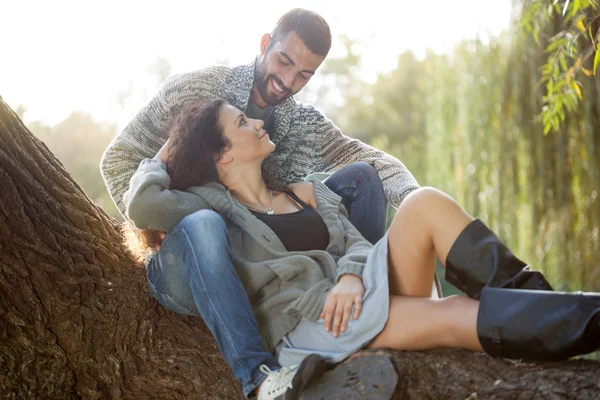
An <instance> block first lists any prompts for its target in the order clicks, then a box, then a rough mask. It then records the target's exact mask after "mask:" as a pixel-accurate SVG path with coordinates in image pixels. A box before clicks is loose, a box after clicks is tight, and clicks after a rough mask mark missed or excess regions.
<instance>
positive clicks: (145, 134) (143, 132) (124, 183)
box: [100, 69, 215, 216]
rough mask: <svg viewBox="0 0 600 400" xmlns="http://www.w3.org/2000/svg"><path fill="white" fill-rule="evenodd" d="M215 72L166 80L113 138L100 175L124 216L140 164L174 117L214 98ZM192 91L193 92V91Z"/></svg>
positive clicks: (162, 140)
mask: <svg viewBox="0 0 600 400" xmlns="http://www.w3.org/2000/svg"><path fill="white" fill-rule="evenodd" d="M213 75H215V74H214V73H213V72H212V70H210V69H205V70H200V71H194V72H190V73H184V74H177V75H173V76H171V77H169V78H168V79H166V80H165V81H164V82H163V83H161V85H160V86H159V88H158V91H157V93H156V94H155V95H154V97H153V98H152V99H151V100H150V101H149V102H148V103H147V104H146V105H145V106H144V107H143V108H142V109H141V110H140V111H139V112H138V113H137V114H136V115H135V117H134V118H133V119H132V120H131V121H130V122H129V123H128V124H127V125H126V126H125V128H124V129H123V130H122V131H121V132H120V133H119V135H117V137H115V138H114V140H113V141H112V142H111V143H110V144H109V146H108V148H107V149H106V151H105V152H104V154H103V155H102V160H101V161H100V171H101V173H102V178H103V179H104V183H105V184H106V187H107V188H108V191H109V193H110V195H111V197H112V199H113V201H114V203H115V204H116V205H117V208H118V209H119V211H120V212H121V214H122V215H123V216H125V203H124V202H123V195H124V193H125V191H126V190H127V187H128V185H129V181H130V180H131V177H132V176H133V174H134V172H135V171H136V169H137V167H138V166H139V165H140V162H141V161H142V160H143V159H145V158H152V157H154V156H155V155H156V153H157V152H158V150H160V148H161V147H162V145H163V144H164V143H165V141H166V140H167V137H168V124H169V120H170V118H171V113H172V112H174V111H176V110H177V109H178V108H179V107H181V105H183V103H184V102H186V101H187V100H190V99H194V98H198V97H200V96H204V97H214V93H212V91H211V89H212V87H211V85H210V84H209V83H210V82H212V77H213ZM192 89H193V90H192Z"/></svg>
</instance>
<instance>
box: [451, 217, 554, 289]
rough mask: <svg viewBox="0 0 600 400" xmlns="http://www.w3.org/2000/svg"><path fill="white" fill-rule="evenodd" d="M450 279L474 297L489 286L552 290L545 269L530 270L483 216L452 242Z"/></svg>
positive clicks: (453, 283)
mask: <svg viewBox="0 0 600 400" xmlns="http://www.w3.org/2000/svg"><path fill="white" fill-rule="evenodd" d="M446 280H447V281H448V282H449V283H451V284H452V285H454V286H455V287H457V288H458V289H460V290H462V291H463V292H465V293H466V294H467V295H468V296H469V297H471V298H474V299H479V297H480V295H481V290H482V289H483V287H485V286H492V287H502V288H515V289H530V290H552V286H550V284H549V283H548V281H547V280H546V278H544V275H542V273H541V272H539V271H530V270H529V267H528V266H527V264H525V263H524V262H523V261H521V260H519V259H518V258H517V257H516V256H515V255H514V254H513V253H512V252H511V251H510V249H508V247H506V246H505V245H504V243H502V242H501V241H500V239H498V237H497V236H496V234H495V233H494V232H492V231H491V230H490V229H489V228H488V227H487V226H486V225H485V224H484V223H483V222H481V221H480V220H479V219H476V220H474V221H473V222H471V223H470V224H469V225H467V227H466V228H465V229H464V230H463V231H462V232H461V233H460V235H459V236H458V238H457V239H456V241H455V242H454V244H453V245H452V248H451V249H450V252H449V253H448V256H447V257H446Z"/></svg>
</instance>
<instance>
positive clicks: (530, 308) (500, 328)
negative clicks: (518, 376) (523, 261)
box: [477, 287, 600, 361]
mask: <svg viewBox="0 0 600 400" xmlns="http://www.w3.org/2000/svg"><path fill="white" fill-rule="evenodd" d="M477 335H478V336H479V341H480V343H481V345H482V346H483V348H484V350H485V351H486V352H487V353H488V354H490V355H491V356H493V357H504V358H512V359H523V360H528V361H557V360H565V359H567V358H570V357H573V356H576V355H581V354H587V353H590V352H593V351H595V350H597V349H598V348H599V347H600V293H584V292H576V293H564V292H547V291H537V290H516V289H503V288H493V287H486V288H484V289H483V291H482V295H481V301H480V305H479V312H478V316H477Z"/></svg>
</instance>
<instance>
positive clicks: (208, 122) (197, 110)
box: [123, 99, 229, 261]
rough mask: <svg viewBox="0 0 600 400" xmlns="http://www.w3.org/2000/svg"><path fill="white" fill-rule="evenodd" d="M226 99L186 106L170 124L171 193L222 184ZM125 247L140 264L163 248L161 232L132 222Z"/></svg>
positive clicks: (169, 169) (169, 171)
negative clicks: (221, 117) (222, 117)
mask: <svg viewBox="0 0 600 400" xmlns="http://www.w3.org/2000/svg"><path fill="white" fill-rule="evenodd" d="M224 104H226V101H225V100H222V99H201V100H193V101H189V102H187V103H185V104H184V105H183V106H182V107H181V109H179V110H178V111H176V112H175V113H174V114H173V117H172V118H171V120H170V122H169V129H168V132H169V158H168V160H167V163H166V164H167V172H168V174H169V176H170V177H171V183H170V187H169V188H170V189H172V190H185V189H187V188H189V187H191V186H202V185H204V184H206V183H209V182H219V174H218V172H217V165H216V163H217V160H218V159H219V158H220V156H221V154H222V152H223V151H225V150H226V149H227V146H228V145H229V142H228V141H227V138H226V137H225V135H224V134H223V127H222V126H221V124H220V122H219V115H220V109H221V107H222V106H223V105H224ZM123 234H124V236H125V243H126V245H127V247H128V248H129V250H130V251H131V253H133V255H134V256H135V257H136V258H137V259H138V260H140V261H143V260H144V259H145V257H146V256H147V255H148V254H149V253H150V252H151V251H152V249H153V248H156V246H158V245H160V243H161V242H162V239H161V237H160V231H157V230H154V229H138V228H135V227H134V226H133V224H132V223H131V222H126V223H125V224H124V226H123Z"/></svg>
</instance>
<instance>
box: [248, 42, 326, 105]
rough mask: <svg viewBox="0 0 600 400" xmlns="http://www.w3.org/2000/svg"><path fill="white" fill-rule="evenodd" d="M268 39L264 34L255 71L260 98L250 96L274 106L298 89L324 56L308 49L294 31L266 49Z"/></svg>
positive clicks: (256, 87) (260, 102)
mask: <svg viewBox="0 0 600 400" xmlns="http://www.w3.org/2000/svg"><path fill="white" fill-rule="evenodd" d="M269 42H270V40H269V36H268V35H266V36H263V41H262V42H261V57H260V58H259V60H258V63H257V68H256V71H255V74H254V89H256V90H258V94H260V99H258V98H256V97H257V96H253V100H254V102H255V103H256V104H257V105H258V106H259V107H266V106H267V105H272V106H275V105H277V104H280V103H281V102H282V101H284V100H285V99H287V98H288V97H290V96H292V95H294V94H296V93H298V92H299V91H300V90H301V89H302V88H303V87H304V85H306V84H307V83H308V81H309V80H310V78H312V76H313V75H314V73H315V71H316V70H317V68H319V65H321V63H322V62H323V60H324V59H325V57H323V56H320V55H318V54H315V53H313V52H311V51H310V50H309V49H308V48H307V47H306V45H305V44H304V42H303V41H302V39H300V37H299V36H298V34H297V33H296V32H290V33H289V34H288V35H287V37H285V38H284V39H283V40H281V41H279V42H277V43H272V46H271V47H270V48H268V51H267V47H268V45H269ZM254 91H255V90H253V92H254ZM255 94H256V93H253V95H255Z"/></svg>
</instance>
